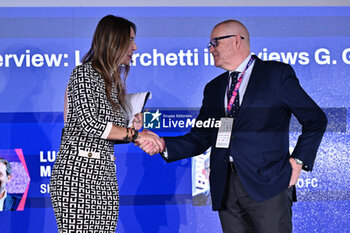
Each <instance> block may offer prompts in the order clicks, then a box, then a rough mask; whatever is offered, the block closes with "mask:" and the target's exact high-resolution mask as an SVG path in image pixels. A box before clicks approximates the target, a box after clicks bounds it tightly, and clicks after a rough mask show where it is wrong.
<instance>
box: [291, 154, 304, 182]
mask: <svg viewBox="0 0 350 233" xmlns="http://www.w3.org/2000/svg"><path fill="white" fill-rule="evenodd" d="M289 163H290V165H291V166H292V177H291V178H290V181H289V186H288V188H290V187H292V186H293V185H295V184H296V183H297V182H298V179H299V176H300V173H301V169H302V168H303V165H301V164H297V163H296V162H295V160H294V158H290V159H289Z"/></svg>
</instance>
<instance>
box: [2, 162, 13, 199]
mask: <svg viewBox="0 0 350 233" xmlns="http://www.w3.org/2000/svg"><path fill="white" fill-rule="evenodd" d="M10 178H11V175H9V176H8V175H7V173H6V165H5V164H4V163H1V162H0V192H2V191H3V190H5V189H6V184H7V182H8V181H9V180H10Z"/></svg>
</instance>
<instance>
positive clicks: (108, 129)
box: [101, 122, 113, 139]
mask: <svg viewBox="0 0 350 233" xmlns="http://www.w3.org/2000/svg"><path fill="white" fill-rule="evenodd" d="M112 126H113V124H112V123H111V122H108V123H107V126H106V128H105V131H104V132H103V134H102V136H101V138H103V139H107V137H108V135H109V133H110V132H111V130H112Z"/></svg>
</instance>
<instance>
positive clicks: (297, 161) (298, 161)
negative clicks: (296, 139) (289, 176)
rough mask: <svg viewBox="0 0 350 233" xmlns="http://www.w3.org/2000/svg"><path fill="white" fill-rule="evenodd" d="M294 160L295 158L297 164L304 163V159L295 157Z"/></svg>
mask: <svg viewBox="0 0 350 233" xmlns="http://www.w3.org/2000/svg"><path fill="white" fill-rule="evenodd" d="M294 160H295V163H296V164H299V165H304V163H303V161H301V160H300V159H298V158H294Z"/></svg>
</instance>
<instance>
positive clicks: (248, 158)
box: [141, 20, 327, 233]
mask: <svg viewBox="0 0 350 233" xmlns="http://www.w3.org/2000/svg"><path fill="white" fill-rule="evenodd" d="M210 40H211V41H210V43H209V44H208V48H209V51H210V53H211V54H212V55H213V57H214V60H215V66H216V67H220V68H222V69H224V70H226V72H225V73H223V74H221V75H219V76H218V77H216V78H215V79H213V80H212V81H210V82H209V83H208V84H207V85H206V87H205V89H204V98H203V102H202V106H201V109H200V112H199V115H198V117H197V121H205V120H207V119H212V118H214V119H216V120H220V119H221V125H222V126H223V124H224V125H226V132H227V129H229V134H228V135H229V137H227V134H226V135H225V131H222V132H220V130H218V129H217V128H203V127H202V128H199V127H194V128H192V130H191V132H190V133H188V134H186V135H184V136H179V137H165V138H164V142H165V145H164V147H165V148H166V149H165V152H164V153H162V156H163V158H164V159H165V160H166V161H167V162H172V161H176V160H179V159H184V158H188V157H192V156H195V155H199V154H202V153H203V152H204V151H206V150H207V149H208V148H209V147H211V155H210V178H209V179H210V191H211V197H212V207H213V210H218V211H219V217H220V221H221V225H222V229H223V231H224V232H263V233H267V232H271V233H287V232H292V221H291V218H292V214H291V213H292V211H291V206H292V195H291V194H292V188H293V186H294V185H295V184H296V182H297V180H298V178H299V175H300V173H301V170H302V169H304V170H306V171H311V170H312V168H313V165H314V161H315V157H316V152H317V149H318V147H319V145H320V142H321V139H322V136H323V134H324V132H325V129H326V125H327V118H326V116H325V114H324V113H323V111H322V110H321V109H320V108H319V107H318V106H317V104H316V103H315V102H314V101H313V100H312V99H311V98H310V97H309V96H308V95H307V94H306V92H305V91H304V90H303V89H302V87H301V86H300V84H299V81H298V79H297V78H296V75H295V72H294V70H293V68H292V67H291V66H290V65H288V64H284V63H281V62H275V61H262V60H260V59H259V58H258V57H256V56H254V55H253V56H252V55H251V54H250V41H249V40H250V38H249V33H248V30H247V29H246V27H245V26H244V25H243V24H242V23H240V22H239V21H236V20H227V21H224V22H221V23H219V24H217V25H216V26H215V27H214V29H213V30H212V32H211V37H210ZM292 114H293V115H294V116H295V117H296V118H297V119H298V121H299V123H300V124H301V125H302V134H301V135H300V136H299V139H298V142H297V144H296V146H295V148H294V151H293V153H292V154H290V152H289V123H290V119H291V115H292ZM232 122H233V123H232ZM218 131H219V132H218ZM141 148H142V149H144V150H145V151H146V152H147V153H150V154H154V153H157V152H158V151H156V150H155V149H154V148H153V147H152V145H151V144H144V145H141Z"/></svg>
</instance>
